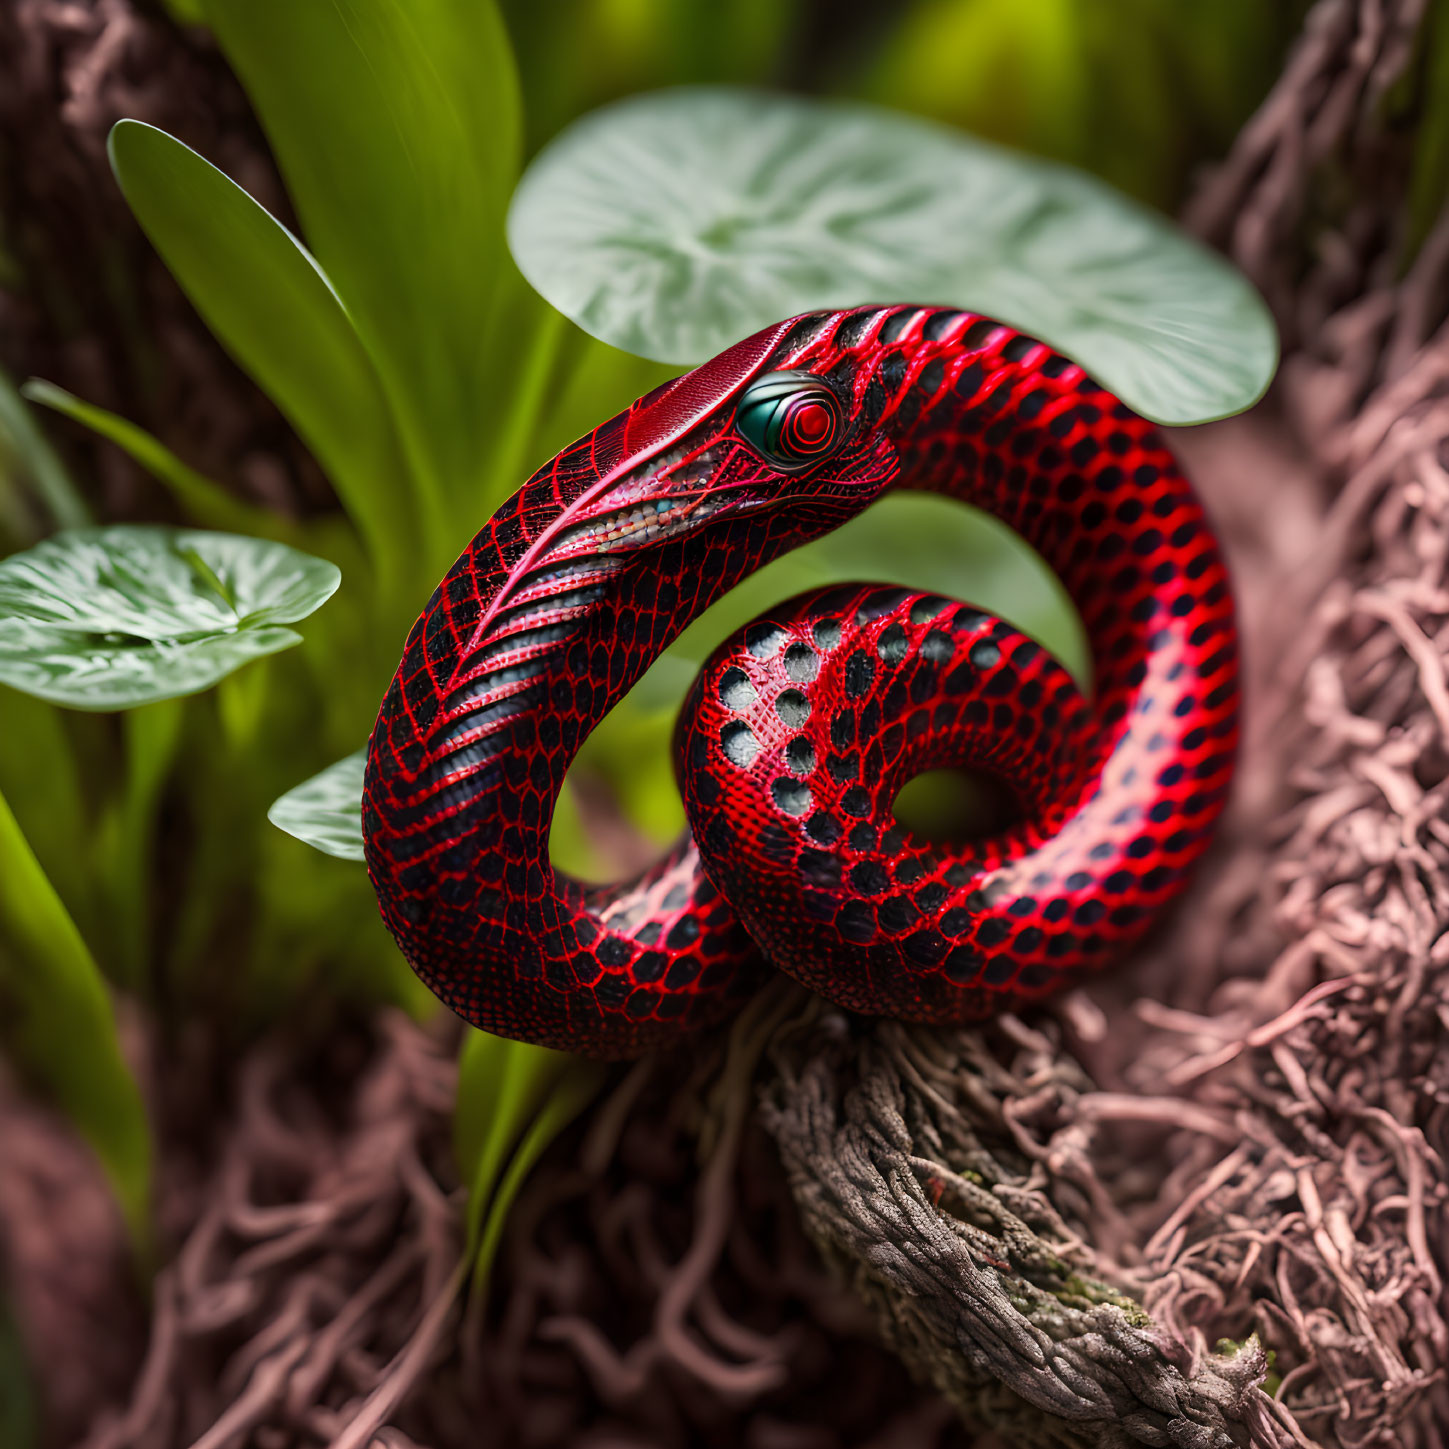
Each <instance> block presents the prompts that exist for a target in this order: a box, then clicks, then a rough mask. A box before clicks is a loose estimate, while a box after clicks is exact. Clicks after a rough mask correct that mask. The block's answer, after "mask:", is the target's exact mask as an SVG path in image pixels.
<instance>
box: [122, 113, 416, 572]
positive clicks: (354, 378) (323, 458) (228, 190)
mask: <svg viewBox="0 0 1449 1449" xmlns="http://www.w3.org/2000/svg"><path fill="white" fill-rule="evenodd" d="M110 153H111V165H112V168H113V169H114V171H115V173H116V177H117V179H118V180H119V181H120V184H121V189H122V191H123V192H125V195H126V200H127V202H128V203H129V204H130V207H131V210H132V211H133V212H134V213H135V214H136V218H137V220H138V221H139V222H140V223H141V226H142V227H143V228H144V230H145V232H146V235H147V236H148V237H150V239H151V242H152V244H153V245H154V246H155V248H156V250H157V251H158V252H160V253H161V257H162V259H163V260H164V261H165V263H166V265H167V266H168V267H169V268H170V269H171V272H172V275H174V276H175V278H176V280H177V281H178V282H180V284H181V287H182V290H183V291H185V293H186V295H187V296H188V297H190V298H191V300H192V302H193V303H195V305H196V309H197V310H198V311H199V312H200V313H201V315H202V316H203V317H204V318H205V319H206V323H207V325H208V326H209V327H210V328H211V330H212V331H213V332H215V333H216V335H217V337H218V338H220V340H221V342H222V343H223V345H224V346H225V347H226V348H227V349H228V351H230V352H231V353H232V355H233V356H234V357H235V358H236V359H237V361H238V362H240V363H241V365H242V366H243V367H244V368H245V369H246V370H247V371H248V372H249V373H250V374H251V375H252V376H253V377H254V378H255V379H256V381H257V382H258V383H259V384H260V385H261V386H262V388H263V389H264V390H265V391H266V392H267V393H268V394H269V395H270V397H271V398H272V400H273V401H274V402H275V403H276V404H277V406H278V407H279V408H281V410H282V411H283V412H284V413H285V414H286V415H287V417H288V418H289V419H290V420H291V421H292V423H293V424H294V425H295V426H296V428H297V431H298V432H299V433H300V434H301V435H302V438H303V439H304V441H305V442H306V443H307V445H308V447H310V448H311V449H312V451H313V452H314V453H315V454H316V455H317V459H318V461H319V462H320V463H321V464H322V466H323V468H324V469H325V470H326V472H327V475H328V477H330V478H331V480H332V483H333V486H334V487H335V488H336V489H337V492H338V496H339V497H340V498H341V500H342V503H343V506H344V507H345V508H346V509H347V511H348V513H349V514H350V515H351V517H352V518H353V520H354V522H355V523H356V524H357V525H358V527H359V528H360V529H361V530H362V532H363V535H364V536H365V537H366V539H367V540H368V543H369V546H370V549H371V551H372V553H373V555H374V558H376V559H377V560H378V562H379V565H380V566H381V565H382V564H383V563H384V562H386V561H387V560H395V559H398V558H399V557H400V556H405V553H406V549H407V547H408V540H409V539H410V538H411V537H413V536H414V535H413V532H412V525H411V512H410V510H409V508H408V506H407V501H408V500H407V490H406V488H405V487H403V486H400V485H401V483H402V480H404V479H405V477H406V470H405V468H404V465H403V462H402V457H401V454H400V452H399V449H398V445H397V439H396V436H395V434H394V431H393V425H392V421H391V414H390V411H389V408H388V404H387V400H386V398H385V397H384V396H383V393H382V390H381V388H380V386H379V384H378V380H377V376H376V374H375V373H374V371H373V368H372V364H371V362H370V361H369V360H368V357H367V353H366V351H365V349H364V348H363V346H362V343H361V341H360V340H359V339H358V336H357V334H356V332H355V331H354V330H353V327H352V323H351V321H350V320H349V319H348V316H347V313H346V311H344V309H343V307H342V304H341V303H340V302H339V301H338V300H337V296H336V294H335V293H334V292H333V290H332V287H331V285H330V284H329V282H328V280H327V278H326V276H325V275H324V274H323V272H322V271H321V269H320V268H319V267H318V266H317V263H316V262H315V261H314V260H313V258H312V257H311V256H310V255H309V254H308V252H307V251H306V249H305V248H304V247H303V246H302V244H301V243H300V242H299V241H298V240H297V238H296V237H294V236H293V235H292V234H291V232H289V231H288V230H287V229H286V228H285V227H284V226H283V225H282V224H281V223H280V222H279V221H277V220H276V218H275V217H273V216H272V215H271V213H270V212H268V211H267V210H266V209H265V208H264V207H262V206H260V205H258V203H257V202H256V201H254V200H253V199H252V198H251V197H250V196H249V195H248V194H247V193H246V192H245V191H243V190H242V188H241V187H240V186H238V185H237V184H236V183H235V182H234V181H232V180H231V179H230V178H229V177H228V176H226V175H225V174H224V173H223V172H221V171H218V170H217V169H216V167H214V166H213V165H211V163H210V162H208V161H206V160H204V159H203V158H202V157H201V156H198V155H197V154H196V152H195V151H193V150H191V149H190V147H188V146H183V145H182V144H181V142H180V141H178V140H176V138H175V137H174V136H168V135H167V134H166V132H165V131H159V130H157V129H156V128H155V127H154V126H147V125H143V124H142V123H141V122H139V121H120V122H118V123H117V124H116V126H115V127H114V128H113V129H112V131H111V139H110Z"/></svg>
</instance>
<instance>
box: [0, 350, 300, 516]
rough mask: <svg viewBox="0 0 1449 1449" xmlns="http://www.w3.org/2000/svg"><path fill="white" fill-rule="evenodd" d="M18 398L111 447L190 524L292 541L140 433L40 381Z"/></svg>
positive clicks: (259, 510) (25, 388) (259, 511)
mask: <svg viewBox="0 0 1449 1449" xmlns="http://www.w3.org/2000/svg"><path fill="white" fill-rule="evenodd" d="M20 395H21V397H23V398H25V399H26V400H27V401H28V402H33V403H38V404H39V405H40V406H41V407H47V408H51V409H53V410H54V411H55V412H58V413H60V414H62V415H63V416H65V417H68V418H70V419H71V421H72V422H76V423H80V424H81V426H82V427H86V428H89V429H90V430H91V431H92V432H93V433H98V434H99V435H100V436H101V437H103V438H105V439H106V440H107V441H108V442H112V443H114V444H115V445H116V446H117V447H118V448H120V449H121V451H122V452H124V453H126V454H128V455H129V456H130V457H132V458H134V459H135V460H136V462H138V463H139V464H140V465H141V466H142V467H143V468H144V469H145V470H146V471H147V472H148V473H150V474H151V476H152V477H153V478H155V479H157V480H158V481H159V482H161V483H164V484H165V485H166V487H167V488H168V489H169V490H170V492H171V496H172V497H173V498H175V499H176V501H177V503H179V504H180V505H181V507H182V508H184V509H185V510H186V512H187V514H188V515H189V516H190V517H191V519H192V520H193V521H194V522H196V523H199V524H201V525H202V526H203V527H206V528H219V529H223V530H225V531H226V532H227V533H250V534H255V535H256V536H257V537H258V538H275V539H277V540H279V541H281V542H283V543H287V542H295V538H294V535H295V533H296V530H295V529H294V528H292V527H291V526H290V525H289V524H288V522H287V520H286V519H284V518H282V517H281V516H280V515H278V514H276V513H273V512H271V510H269V509H266V508H254V507H252V506H251V505H250V504H247V503H243V502H241V500H240V499H237V498H233V497H232V496H231V494H230V493H228V492H227V491H226V489H224V488H223V487H222V486H221V485H220V484H219V483H213V482H212V481H211V479H210V478H208V477H206V475H205V474H203V473H198V472H197V471H196V469H195V468H191V467H188V466H187V465H186V464H185V463H183V462H182V461H181V459H180V458H178V457H177V456H176V454H175V453H173V452H172V451H171V449H170V448H168V447H167V446H166V445H165V443H163V442H162V441H161V440H160V439H159V438H156V437H153V436H152V435H151V434H150V433H148V432H147V431H146V430H145V428H142V427H138V426H137V425H136V424H135V423H133V422H131V421H129V420H128V419H126V418H123V417H120V416H118V415H117V414H116V413H113V412H108V411H107V410H106V409H105V408H102V407H97V406H96V405H95V404H94V403H88V402H86V401H84V400H83V399H81V398H78V397H76V396H75V394H74V393H69V392H67V391H66V390H65V389H64V388H63V387H57V386H56V385H55V384H54V383H53V382H46V381H45V380H44V379H43V378H39V377H33V378H31V379H30V381H29V382H26V383H24V384H22V386H21V388H20Z"/></svg>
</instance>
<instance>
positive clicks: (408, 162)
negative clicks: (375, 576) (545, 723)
mask: <svg viewBox="0 0 1449 1449" xmlns="http://www.w3.org/2000/svg"><path fill="white" fill-rule="evenodd" d="M205 3H206V11H207V15H208V17H209V18H210V20H211V23H212V26H213V27H214V29H215V31H216V34H217V38H218V40H219V41H220V42H221V45H222V48H223V49H224V50H225V52H226V54H227V57H228V59H229V60H230V61H231V63H232V65H233V66H234V67H235V69H236V71H237V74H238V75H239V76H240V78H241V81H242V84H243V85H244V86H245V87H246V90H247V94H248V96H249V97H250V98H251V101H252V104H253V105H254V106H255V108H256V111H257V115H258V116H259V118H260V119H261V122H262V125H263V126H264V127H265V129H266V132H267V136H268V139H269V140H270V141H271V143H272V150H273V153H274V154H275V156H276V158H277V161H278V164H279V165H280V167H281V169H282V175H283V178H284V179H285V180H286V183H287V189H288V192H289V194H290V196H291V199H292V203H293V205H294V206H295V207H296V209H297V214H298V216H299V217H300V218H301V221H302V227H303V230H304V231H305V233H306V235H307V238H308V241H309V243H310V245H311V247H312V249H313V251H314V252H315V253H316V256H317V258H318V259H319V261H320V262H321V264H322V266H323V268H325V270H326V273H327V276H328V277H329V278H331V280H332V284H333V285H334V286H335V287H336V289H337V294H338V296H339V297H340V299H341V302H342V305H343V307H344V308H345V309H346V313H347V315H348V317H350V318H351V320H352V323H353V324H354V325H355V327H356V329H357V334H358V336H359V337H360V338H361V340H362V342H363V345H364V346H365V348H366V350H367V353H368V354H369V356H370V357H371V358H372V360H373V362H374V363H375V365H376V367H377V371H378V374H379V376H380V377H381V379H382V382H383V385H384V387H385V390H386V394H387V398H388V401H389V403H390V404H391V409H392V412H393V416H394V420H395V422H396V424H397V427H398V431H399V433H400V435H401V437H402V439H403V441H404V448H405V452H406V455H407V459H408V462H409V464H410V465H411V469H412V474H413V479H414V482H415V484H416V486H417V488H418V490H419V491H420V494H421V501H423V502H424V503H426V504H427V505H429V506H430V508H431V510H432V518H431V522H432V525H433V528H434V530H435V538H434V542H435V543H437V544H438V545H439V546H440V547H442V548H443V551H444V552H447V547H451V545H452V543H453V541H454V538H455V536H456V535H455V530H454V529H453V527H451V526H450V522H449V520H448V519H447V518H446V517H445V516H444V514H443V509H444V507H445V505H446V504H447V503H448V502H450V501H452V500H453V499H454V498H459V497H461V498H468V499H472V498H476V496H477V488H478V483H479V479H480V471H479V467H480V460H482V459H483V458H485V457H486V455H487V451H488V447H489V434H490V431H491V429H492V427H493V426H494V424H495V422H496V417H497V414H496V413H495V411H494V410H493V409H492V408H490V407H489V406H488V399H489V396H490V394H491V393H493V392H494V391H495V390H496V389H497V386H498V381H499V371H500V370H499V368H498V365H497V355H496V352H495V351H493V350H492V349H491V348H490V346H489V345H488V344H489V342H490V341H492V342H493V345H494V347H496V346H497V345H498V344H499V342H500V341H501V338H500V336H499V334H498V333H497V332H495V331H494V327H495V323H496V321H497V312H498V308H499V305H500V302H501V301H502V298H501V297H500V286H499V283H500V278H501V277H502V276H503V275H504V274H505V273H504V266H505V257H504V252H503V245H502V238H501V236H500V234H499V228H498V219H499V217H500V216H501V215H502V214H503V210H504V208H505V207H506V206H507V204H508V197H509V194H510V192H511V191H512V189H513V184H514V181H515V179H516V176H517V169H518V162H519V137H520V129H521V119H520V105H519V96H518V83H517V78H516V76H515V74H514V67H513V55H512V51H511V49H510V46H509V43H508V36H507V33H506V32H505V30H504V28H503V22H502V20H501V19H500V17H499V15H498V13H497V10H496V8H495V6H494V5H493V4H492V0H469V3H466V4H465V3H460V0H410V3H409V4H407V5H397V4H387V5H384V4H378V3H375V0H339V3H336V4H327V5H322V4H316V3H298V0H205ZM513 342H514V345H516V339H514V340H513ZM358 421H359V420H358V419H357V418H356V417H354V418H353V419H352V422H353V424H354V425H355V424H356V423H357V422H358ZM392 483H393V494H394V496H395V497H397V498H398V499H399V500H401V499H404V498H405V497H406V494H405V493H404V491H403V490H400V489H397V487H396V477H395V476H394V478H393V480H392ZM405 511H407V510H405ZM444 545H446V546H447V547H443V546H444ZM453 551H456V550H453ZM450 560H451V553H449V555H448V559H447V560H443V562H447V561H450Z"/></svg>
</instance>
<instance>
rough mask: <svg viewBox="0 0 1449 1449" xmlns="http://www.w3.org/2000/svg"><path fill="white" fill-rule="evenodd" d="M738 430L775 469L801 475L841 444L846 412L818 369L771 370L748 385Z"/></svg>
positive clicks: (738, 415) (738, 413)
mask: <svg viewBox="0 0 1449 1449" xmlns="http://www.w3.org/2000/svg"><path fill="white" fill-rule="evenodd" d="M735 428H736V429H737V431H738V432H739V435H740V436H741V437H742V438H743V439H744V440H745V442H747V443H748V444H749V445H750V447H752V448H753V449H754V450H755V452H757V453H758V454H759V455H760V456H761V457H762V458H763V459H764V460H765V461H766V462H767V463H769V464H770V466H771V467H772V468H775V469H777V470H778V471H779V472H781V473H800V472H803V471H804V470H805V469H807V468H813V467H814V466H815V465H816V464H817V463H820V462H823V461H824V459H826V458H828V457H829V456H830V455H831V454H832V453H833V452H835V451H836V449H837V448H838V447H839V446H840V444H841V442H842V441H843V439H844V435H845V410H844V408H842V407H841V404H840V399H839V398H838V397H837V396H836V395H835V391H834V389H833V388H831V386H830V384H829V383H827V382H823V381H822V380H821V379H820V378H818V377H816V376H815V375H814V373H810V372H767V373H766V374H765V375H764V376H763V377H758V378H756V379H755V380H754V382H752V383H751V384H750V385H749V386H748V387H747V388H746V389H745V391H744V394H743V395H742V396H741V398H740V401H739V406H738V408H737V409H736V411H735Z"/></svg>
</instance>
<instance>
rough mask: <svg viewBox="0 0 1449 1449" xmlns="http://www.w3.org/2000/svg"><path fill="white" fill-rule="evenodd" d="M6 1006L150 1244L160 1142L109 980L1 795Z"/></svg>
mask: <svg viewBox="0 0 1449 1449" xmlns="http://www.w3.org/2000/svg"><path fill="white" fill-rule="evenodd" d="M0 880H3V881H4V882H5V889H4V890H3V891H0V1000H3V1001H4V1006H5V1010H4V1013H3V1015H4V1017H5V1018H6V1019H7V1021H8V1022H9V1023H10V1025H11V1029H12V1031H13V1034H14V1038H15V1040H16V1041H17V1042H18V1043H19V1046H20V1050H21V1054H22V1057H23V1060H24V1062H25V1065H26V1066H27V1067H28V1068H29V1069H30V1070H31V1071H32V1072H33V1073H34V1074H35V1075H36V1076H37V1077H39V1078H40V1079H41V1080H43V1081H44V1082H45V1083H46V1084H47V1085H48V1086H49V1087H50V1089H51V1091H52V1092H53V1093H54V1095H55V1098H56V1100H57V1101H58V1102H59V1103H60V1105H61V1106H62V1107H63V1108H64V1109H65V1111H66V1113H67V1114H68V1115H69V1116H70V1119H71V1121H73V1122H74V1123H75V1124H76V1126H77V1127H78V1128H79V1129H80V1131H81V1132H82V1133H83V1134H84V1135H85V1137H86V1140H87V1141H88V1142H89V1143H90V1144H91V1146H92V1147H93V1148H94V1149H95V1151H96V1155H97V1156H98V1157H99V1158H100V1160H101V1164H102V1166H103V1167H104V1168H105V1170H106V1173H107V1175H108V1176H109V1177H110V1180H111V1184H112V1186H113V1187H114V1189H115V1192H116V1197H117V1200H118V1201H119V1202H120V1204H121V1209H122V1212H123V1213H124V1214H125V1218H126V1223H127V1226H128V1227H129V1228H130V1230H131V1234H132V1237H133V1238H134V1240H135V1241H136V1243H137V1244H138V1245H142V1246H144V1245H145V1244H146V1243H147V1242H148V1240H149V1224H148V1211H149V1204H150V1196H151V1137H150V1130H149V1128H148V1127H147V1124H146V1113H145V1108H144V1107H143V1105H142V1102H141V1094H140V1092H139V1091H138V1089H137V1087H136V1083H135V1081H134V1080H133V1079H132V1077H131V1074H130V1071H129V1069H128V1068H127V1066H126V1063H125V1060H124V1058H123V1057H122V1055H121V1047H120V1042H119V1040H118V1038H117V1035H116V1022H115V1017H114V1015H113V1013H112V1011H111V1002H110V997H109V994H108V993H107V990H106V986H105V982H104V981H103V980H102V977H101V973H100V971H99V969H98V968H97V966H96V963H95V960H94V959H93V958H92V956H91V953H90V951H89V950H88V949H87V948H86V944H85V942H84V941H83V940H82V939H81V934H80V932H79V931H78V930H76V927H75V923H74V921H72V920H71V918H70V915H69V914H68V912H67V911H66V909H65V906H64V905H63V904H62V903H61V899H60V897H59V896H58V895H56V893H55V890H54V888H53V887H52V885H51V883H50V881H49V880H47V879H46V876H45V872H44V871H43V870H42V869H41V868H40V862H39V861H37V860H36V858H35V853H34V852H33V851H32V850H31V849H30V846H29V844H28V842H27V841H26V839H25V837H24V836H23V835H22V834H21V833H20V827H19V825H17V824H16V821H15V816H14V815H13V814H12V813H11V811H10V807H9V806H8V805H7V804H6V802H5V800H4V798H3V797H0Z"/></svg>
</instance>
